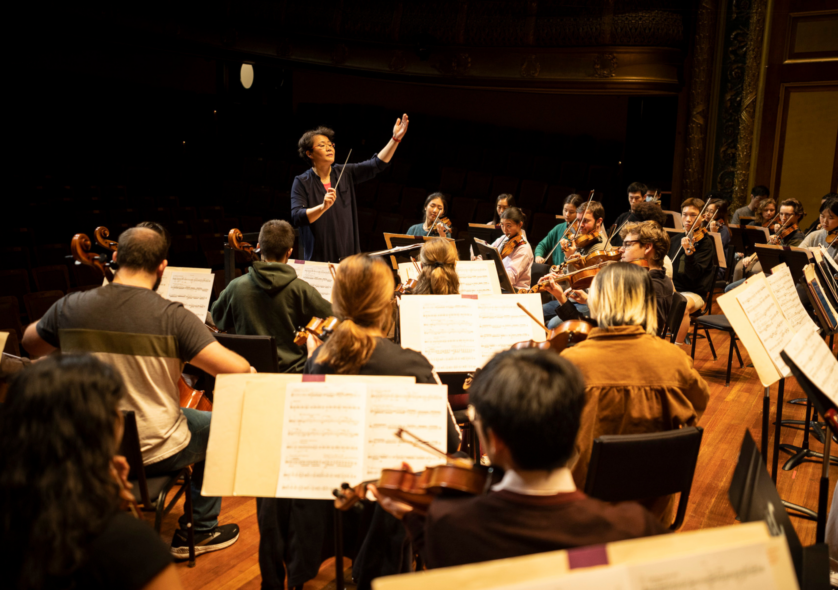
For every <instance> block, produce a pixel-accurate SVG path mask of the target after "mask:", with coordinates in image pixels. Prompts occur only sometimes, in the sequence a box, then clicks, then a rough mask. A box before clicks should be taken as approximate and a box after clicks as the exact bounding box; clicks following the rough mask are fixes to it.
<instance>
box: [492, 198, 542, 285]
mask: <svg viewBox="0 0 838 590" xmlns="http://www.w3.org/2000/svg"><path fill="white" fill-rule="evenodd" d="M526 219H527V218H526V215H524V213H523V212H522V211H521V210H520V209H519V208H518V207H509V208H508V209H505V210H504V212H503V213H502V214H501V216H500V229H501V231H502V232H503V235H502V236H501V237H499V238H498V239H497V240H495V241H494V242H492V248H495V249H496V250H497V251H498V252H501V256H503V250H504V247H505V246H506V244H507V242H509V241H510V240H514V239H516V238H518V236H520V237H521V238H522V240H523V241H521V243H520V244H518V245H517V246H515V248H514V249H513V250H512V253H511V254H507V255H506V256H503V260H502V262H503V267H504V268H505V269H506V274H508V275H509V280H510V282H511V283H512V286H513V287H514V288H515V289H529V288H530V277H531V276H532V274H531V270H532V262H533V254H532V246H530V245H529V243H528V242H527V241H526V238H525V236H524V235H523V231H524V223H525V222H526Z"/></svg>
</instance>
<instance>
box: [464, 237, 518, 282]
mask: <svg viewBox="0 0 838 590" xmlns="http://www.w3.org/2000/svg"><path fill="white" fill-rule="evenodd" d="M469 239H470V240H471V241H472V243H473V244H474V245H475V246H476V248H477V251H475V253H474V254H475V256H476V255H477V254H480V255H481V256H483V260H491V261H492V262H494V263H495V270H497V271H498V279H499V280H500V288H501V291H506V292H507V293H513V294H514V293H515V288H514V287H513V286H512V281H510V280H509V275H508V274H506V267H505V266H504V265H503V261H502V260H501V258H500V252H498V251H497V250H496V249H495V248H492V247H491V246H490V245H489V244H487V243H485V242H483V240H479V239H478V240H475V239H474V238H469Z"/></svg>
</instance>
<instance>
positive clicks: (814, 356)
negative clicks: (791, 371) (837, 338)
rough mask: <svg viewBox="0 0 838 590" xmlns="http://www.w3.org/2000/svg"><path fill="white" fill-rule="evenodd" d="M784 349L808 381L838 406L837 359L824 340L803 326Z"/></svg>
mask: <svg viewBox="0 0 838 590" xmlns="http://www.w3.org/2000/svg"><path fill="white" fill-rule="evenodd" d="M785 351H786V354H787V355H789V357H791V360H793V361H794V363H795V364H796V365H797V366H798V367H800V370H801V371H803V374H804V375H806V376H807V377H808V378H809V381H811V382H812V383H814V384H815V385H816V386H817V388H818V389H820V390H821V391H822V392H823V393H824V394H825V395H826V397H828V398H829V399H830V400H832V403H834V404H835V405H836V406H838V359H836V358H835V357H834V356H833V354H832V351H830V350H829V346H827V345H826V342H824V341H823V339H822V338H821V337H820V336H818V335H817V334H813V333H812V332H810V331H809V330H806V329H805V328H804V329H802V330H799V331H798V332H797V333H796V334H795V335H794V338H792V339H791V342H789V343H788V346H786V348H785Z"/></svg>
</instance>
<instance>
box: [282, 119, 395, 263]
mask: <svg viewBox="0 0 838 590" xmlns="http://www.w3.org/2000/svg"><path fill="white" fill-rule="evenodd" d="M407 126H408V118H407V115H406V114H405V115H402V117H401V118H399V119H396V124H395V125H394V126H393V136H392V138H391V139H390V141H388V142H387V145H385V146H384V149H382V150H381V151H380V152H379V153H378V154H375V155H373V157H372V158H370V159H369V160H366V161H364V162H358V163H352V164H346V165H343V164H335V153H336V150H335V142H334V136H335V132H334V131H332V130H331V129H329V128H328V127H318V128H317V129H312V130H311V131H306V132H305V133H303V136H302V137H300V140H299V141H298V142H297V151H298V153H299V154H300V157H301V158H302V159H303V160H305V161H306V162H308V163H309V164H310V165H311V168H310V169H309V170H306V171H305V172H303V173H302V174H300V175H299V176H297V177H296V178H294V184H293V185H292V186H291V217H292V220H293V222H294V226H295V227H296V228H297V229H298V230H299V240H300V250H301V251H302V256H303V259H305V260H315V261H318V262H340V261H341V259H342V258H346V257H347V256H351V255H353V254H358V253H359V252H360V251H361V239H360V232H359V230H358V204H357V201H356V198H355V185H356V184H359V183H361V182H365V181H367V180H370V179H371V178H373V177H375V176H376V175H377V174H378V173H379V172H381V171H382V170H384V169H385V168H386V167H387V165H388V164H389V163H390V160H391V159H392V158H393V154H395V152H396V148H398V147H399V143H401V141H402V139H403V138H404V135H405V133H407ZM341 175H343V178H341V179H340V185H338V178H339V177H340V176H341Z"/></svg>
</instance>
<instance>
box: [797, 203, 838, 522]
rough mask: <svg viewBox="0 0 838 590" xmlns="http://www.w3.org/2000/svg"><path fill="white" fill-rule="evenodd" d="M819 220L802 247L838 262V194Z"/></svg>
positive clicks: (822, 206) (827, 205) (822, 207)
mask: <svg viewBox="0 0 838 590" xmlns="http://www.w3.org/2000/svg"><path fill="white" fill-rule="evenodd" d="M819 220H820V226H821V229H819V230H816V231H813V232H812V233H810V234H809V235H808V236H806V238H804V240H803V241H802V242H801V243H800V247H801V248H818V247H823V248H826V250H827V252H829V254H830V255H831V256H832V258H833V259H834V260H835V262H838V237H836V235H835V234H836V233H838V196H834V197H830V198H829V199H827V200H826V201H824V202H823V203H822V204H821V208H820V218H819ZM830 234H831V237H832V238H833V239H832V243H831V244H830V243H828V242H827V241H826V240H827V237H828V236H830ZM836 516H838V515H836Z"/></svg>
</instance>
